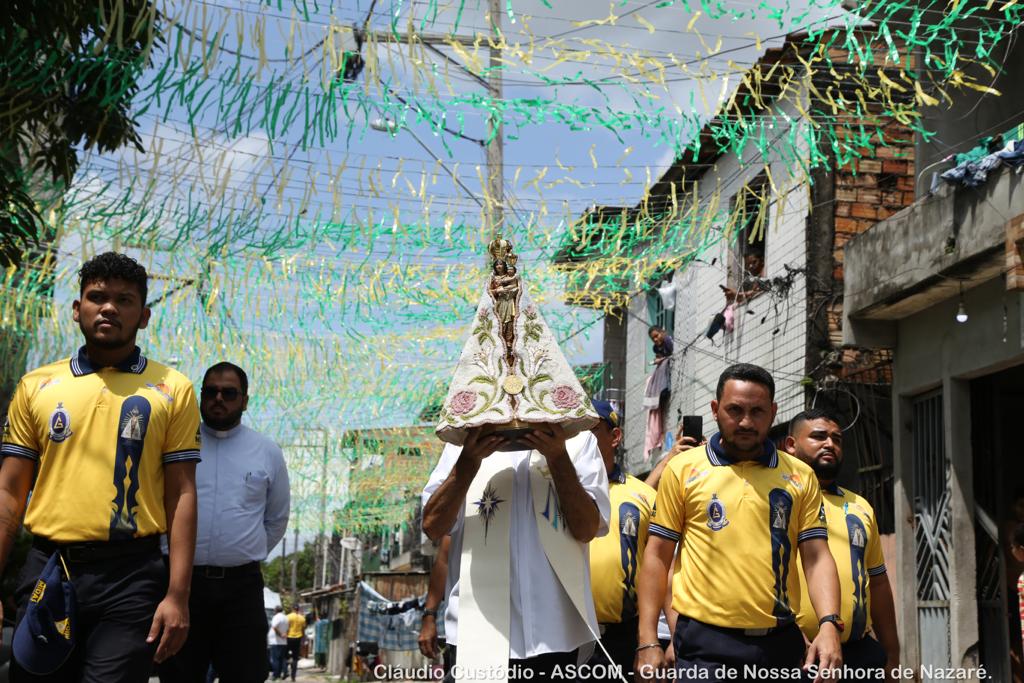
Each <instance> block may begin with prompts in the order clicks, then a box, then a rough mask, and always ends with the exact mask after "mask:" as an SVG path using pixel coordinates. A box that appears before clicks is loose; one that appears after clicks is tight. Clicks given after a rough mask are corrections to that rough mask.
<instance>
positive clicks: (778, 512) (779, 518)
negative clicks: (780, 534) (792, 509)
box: [772, 501, 789, 529]
mask: <svg viewBox="0 0 1024 683" xmlns="http://www.w3.org/2000/svg"><path fill="white" fill-rule="evenodd" d="M772 528H773V529H788V528H789V509H788V508H787V507H786V506H785V505H784V504H783V503H782V502H781V501H779V502H777V503H775V505H773V506H772Z"/></svg>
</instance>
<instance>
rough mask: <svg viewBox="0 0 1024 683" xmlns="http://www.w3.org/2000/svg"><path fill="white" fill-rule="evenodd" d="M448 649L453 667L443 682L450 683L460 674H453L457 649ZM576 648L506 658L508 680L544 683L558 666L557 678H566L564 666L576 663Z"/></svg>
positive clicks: (456, 659) (458, 677) (456, 665)
mask: <svg viewBox="0 0 1024 683" xmlns="http://www.w3.org/2000/svg"><path fill="white" fill-rule="evenodd" d="M448 649H449V650H450V651H451V653H452V662H454V664H453V668H452V669H451V670H449V672H448V673H447V675H445V678H444V683H452V681H458V680H460V678H461V676H455V673H456V672H457V671H458V667H459V649H458V648H457V647H455V646H454V645H450V646H449V647H448ZM576 658H577V654H576V650H573V651H572V652H549V653H547V654H543V655H537V656H535V657H527V658H526V659H510V660H508V674H509V675H508V680H509V681H510V682H512V681H531V682H532V683H538V682H539V683H544V681H549V680H551V678H552V674H553V673H554V670H555V667H556V666H557V667H559V669H560V670H561V678H560V679H558V680H563V681H564V680H567V675H566V672H565V668H566V667H567V666H569V665H570V664H572V665H574V664H576Z"/></svg>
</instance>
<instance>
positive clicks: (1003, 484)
mask: <svg viewBox="0 0 1024 683" xmlns="http://www.w3.org/2000/svg"><path fill="white" fill-rule="evenodd" d="M1022 415H1024V366H1017V367H1014V368H1010V369H1008V370H1004V371H1002V372H998V373H995V374H992V375H987V376H985V377H981V378H979V379H976V380H974V381H972V382H971V450H972V452H973V453H972V455H973V459H974V501H975V529H974V537H975V553H976V555H975V557H976V561H977V565H976V566H977V591H978V636H979V641H980V642H979V655H980V658H981V663H982V665H984V667H985V668H986V670H987V671H988V673H989V676H990V677H991V678H992V679H994V680H997V681H1014V682H1015V683H1024V653H1022V647H1021V641H1022V638H1021V619H1020V609H1019V603H1018V596H1017V580H1018V577H1020V575H1021V573H1022V572H1024V564H1021V563H1018V562H1017V561H1016V560H1014V559H1013V557H1012V555H1011V554H1010V552H1009V547H1010V539H1011V538H1012V535H1013V532H1014V529H1015V528H1016V526H1017V525H1018V524H1022V523H1024V505H1022V506H1019V507H1021V510H1020V512H1018V511H1017V510H1016V507H1018V506H1015V502H1016V501H1018V500H1020V501H1024V459H1022V458H1021V457H1020V452H1019V451H1020V445H1019V444H1021V443H1022V440H1021V437H1020V434H1019V433H1018V430H1019V425H1020V423H1021V416H1022Z"/></svg>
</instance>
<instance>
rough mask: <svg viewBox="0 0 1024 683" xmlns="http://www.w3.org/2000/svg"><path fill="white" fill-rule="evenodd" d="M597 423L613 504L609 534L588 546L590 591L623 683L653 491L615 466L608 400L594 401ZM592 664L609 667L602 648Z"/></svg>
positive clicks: (616, 436)
mask: <svg viewBox="0 0 1024 683" xmlns="http://www.w3.org/2000/svg"><path fill="white" fill-rule="evenodd" d="M593 404H594V410H595V411H596V412H597V415H598V417H600V418H601V420H600V421H599V422H598V423H597V425H595V426H594V428H593V429H591V430H590V431H592V432H593V433H594V436H595V437H597V447H598V449H600V451H601V457H602V459H603V460H604V465H605V469H607V471H608V493H609V496H610V498H611V501H612V507H611V510H612V512H611V518H610V519H609V521H608V528H609V529H610V531H609V532H608V533H607V534H606V535H604V536H601V537H598V538H595V539H594V540H592V541H591V542H590V575H591V577H592V578H591V587H590V591H591V593H592V594H593V597H594V608H595V610H596V612H597V621H598V624H599V625H600V628H601V646H603V647H604V649H605V650H607V651H608V654H609V655H611V658H612V661H611V663H612V664H615V665H617V666H618V667H619V669H620V672H621V674H622V675H623V676H624V677H625V678H626V680H628V681H632V680H633V657H634V655H635V651H636V633H637V624H638V617H637V609H636V577H637V571H638V569H639V567H640V560H641V558H642V557H643V553H644V548H645V547H646V546H647V524H648V522H649V521H650V517H651V506H652V505H654V496H655V495H656V494H655V491H654V489H652V488H651V487H650V486H648V485H647V484H645V483H643V482H642V481H640V480H639V479H637V478H636V477H633V476H630V475H628V474H626V473H625V472H623V471H622V470H621V469H620V468H619V466H618V465H616V464H615V451H616V449H618V447H619V444H620V443H622V429H621V428H620V427H619V414H618V413H617V412H616V411H615V409H614V407H613V406H612V404H611V403H609V402H607V401H593ZM589 663H590V664H591V665H598V664H608V663H609V662H608V659H607V658H606V657H605V656H604V652H602V650H601V647H598V648H597V649H595V651H594V655H593V657H591V659H590V662H589Z"/></svg>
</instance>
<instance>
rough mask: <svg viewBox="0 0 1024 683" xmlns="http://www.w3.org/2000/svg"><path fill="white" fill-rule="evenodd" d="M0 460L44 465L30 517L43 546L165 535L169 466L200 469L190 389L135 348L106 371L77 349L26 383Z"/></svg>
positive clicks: (20, 388) (17, 393)
mask: <svg viewBox="0 0 1024 683" xmlns="http://www.w3.org/2000/svg"><path fill="white" fill-rule="evenodd" d="M0 454H2V455H3V456H4V457H12V456H13V457H20V458H28V459H30V460H34V461H36V462H37V463H38V465H37V470H36V481H35V485H34V487H33V490H32V496H31V498H30V499H29V504H28V510H27V511H26V513H25V527H26V528H27V529H28V530H29V531H31V532H32V533H33V534H35V535H37V536H41V537H43V538H47V539H50V540H51V541H56V542H61V543H69V542H83V541H107V540H111V541H113V540H124V539H129V538H134V537H139V536H152V535H155V534H161V533H164V532H166V531H167V519H166V515H165V512H164V471H163V468H164V465H167V464H169V463H174V462H185V461H198V460H199V407H198V404H197V402H196V396H195V391H194V390H193V388H192V382H190V381H189V380H188V378H186V377H185V376H184V375H182V374H181V373H179V372H177V371H176V370H172V369H171V368H168V367H166V366H164V365H161V364H159V363H154V362H153V361H151V360H148V359H147V358H146V357H145V356H143V355H142V353H141V352H140V351H139V349H138V347H136V349H135V351H134V353H133V354H132V355H131V356H130V357H129V358H128V359H127V360H126V361H125V362H123V363H122V364H121V365H119V366H117V367H107V368H94V367H93V366H92V365H91V364H90V362H89V359H88V356H86V354H85V349H84V348H83V349H80V350H79V352H78V353H77V354H75V355H74V356H72V357H71V358H70V359H65V360H62V361H59V362H57V363H51V364H50V365H44V366H43V367H41V368H38V369H36V370H33V371H31V372H29V373H28V374H26V375H25V376H24V377H22V378H21V381H20V382H18V387H17V389H16V390H15V392H14V397H13V399H12V400H11V406H10V408H9V410H8V413H7V421H6V423H5V425H4V431H3V445H2V446H0Z"/></svg>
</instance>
